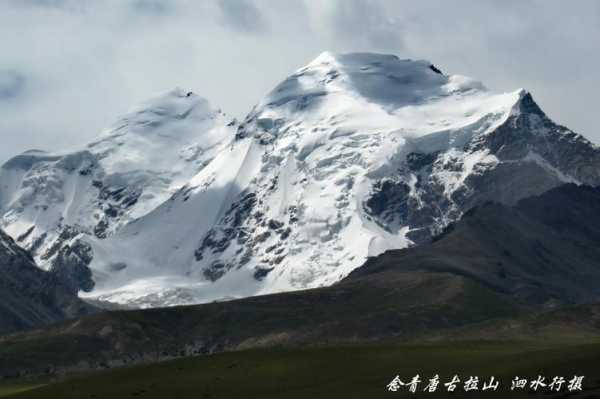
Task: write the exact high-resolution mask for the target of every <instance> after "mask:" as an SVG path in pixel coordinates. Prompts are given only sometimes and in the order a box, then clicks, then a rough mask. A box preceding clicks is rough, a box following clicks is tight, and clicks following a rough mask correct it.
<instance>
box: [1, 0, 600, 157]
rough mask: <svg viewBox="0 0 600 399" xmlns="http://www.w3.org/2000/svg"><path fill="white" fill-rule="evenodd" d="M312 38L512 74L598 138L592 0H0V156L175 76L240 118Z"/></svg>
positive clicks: (41, 143)
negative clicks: (450, 0) (570, 0)
mask: <svg viewBox="0 0 600 399" xmlns="http://www.w3.org/2000/svg"><path fill="white" fill-rule="evenodd" d="M324 50H330V51H340V52H341V51H377V52H388V53H394V54H397V55H398V56H400V57H402V58H422V59H428V60H430V61H431V62H433V63H434V64H436V65H437V66H438V67H440V68H441V69H442V70H443V71H444V72H446V73H451V74H463V75H468V76H471V77H474V78H477V79H479V80H481V81H482V82H484V84H485V85H486V86H488V87H490V88H492V89H495V90H499V91H510V90H514V89H516V88H519V87H524V88H526V89H528V90H529V91H531V92H532V93H533V95H534V98H535V99H536V100H537V101H538V102H539V103H540V105H541V106H542V108H543V109H544V110H545V111H546V112H547V113H548V114H549V115H550V117H552V118H553V119H554V120H555V121H557V122H559V123H561V124H564V125H566V126H568V127H570V128H571V129H573V130H575V131H577V132H579V133H582V134H584V135H585V136H587V137H588V138H590V139H591V140H593V141H595V142H597V143H598V142H600V129H598V127H597V125H598V123H597V121H596V119H597V117H596V112H597V104H598V100H597V97H598V91H599V90H600V73H599V72H598V70H599V65H600V2H598V1H593V0H591V1H585V0H582V1H577V2H569V3H566V2H564V1H551V0H518V1H516V0H509V1H482V0H471V1H466V0H465V1H452V2H448V1H441V0H440V1H419V2H415V1H398V0H389V1H386V0H371V1H369V0H330V1H323V0H319V1H317V0H282V1H275V0H256V1H251V0H203V1H192V0H163V1H160V0H0V144H1V145H0V161H4V160H6V159H7V158H8V157H10V156H12V155H14V154H16V153H19V152H21V151H24V150H27V149H31V148H36V149H44V150H50V151H57V150H63V149H68V148H74V147H77V146H79V145H82V144H85V143H87V142H88V141H90V140H91V139H93V138H94V137H95V136H96V135H97V134H98V133H99V132H100V131H101V130H102V128H104V127H106V126H108V125H110V124H111V123H112V121H114V120H115V118H116V117H117V116H118V115H119V114H121V113H123V112H125V111H127V109H129V108H130V107H131V106H132V105H133V104H135V103H136V102H138V101H142V100H144V99H146V98H148V97H149V96H151V95H152V94H153V93H156V92H159V91H164V90H168V89H171V88H173V87H175V86H180V87H182V88H184V89H189V90H193V91H195V92H196V93H198V94H200V95H202V96H204V97H206V98H207V99H208V100H209V101H211V103H212V104H213V105H214V106H216V107H220V108H221V109H223V110H224V111H225V112H227V113H229V114H231V115H233V116H238V117H243V115H244V114H245V113H246V112H248V111H249V110H250V108H251V107H252V105H253V104H254V103H256V102H257V101H258V100H259V99H260V98H261V97H262V96H263V95H265V94H266V93H267V92H268V91H269V90H270V89H271V88H273V87H274V86H275V85H276V84H277V83H278V82H279V81H280V80H281V79H283V78H284V77H285V76H287V75H288V74H289V73H291V72H292V71H294V70H295V69H297V68H299V67H300V66H302V65H304V64H306V63H307V62H309V61H310V60H311V59H313V58H314V57H316V56H317V55H318V54H319V53H321V52H322V51H324Z"/></svg>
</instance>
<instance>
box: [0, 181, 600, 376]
mask: <svg viewBox="0 0 600 399" xmlns="http://www.w3.org/2000/svg"><path fill="white" fill-rule="evenodd" d="M558 209H561V210H562V212H558ZM598 215H600V189H598V188H590V187H585V186H581V187H579V186H576V185H572V184H571V185H565V186H561V187H559V188H556V189H554V190H551V191H549V192H547V193H545V194H543V195H541V196H539V197H533V198H531V199H526V200H523V201H521V202H519V204H518V205H516V206H515V207H508V206H505V205H499V204H494V203H489V204H485V205H482V206H480V207H478V208H476V209H475V210H474V211H471V212H468V213H467V214H466V215H465V216H464V217H463V219H462V220H461V221H459V222H458V223H456V225H455V227H454V228H451V229H448V230H447V231H446V232H445V233H444V234H443V235H442V236H440V237H439V239H437V240H436V241H435V242H433V243H431V244H426V245H423V246H420V247H417V248H411V249H406V250H402V251H391V252H388V253H385V254H383V255H381V256H379V257H376V258H374V259H372V260H370V261H369V262H367V264H366V265H365V266H364V267H363V268H359V269H357V271H355V272H354V273H352V274H351V275H350V276H349V277H347V278H346V279H344V280H342V281H341V282H340V283H338V284H334V285H333V286H331V287H326V288H318V289H311V290H305V291H296V292H290V293H283V294H275V295H266V296H257V297H252V298H246V299H242V300H235V301H230V302H220V303H211V304H206V305H198V306H186V307H174V308H163V309H149V310H138V311H116V312H106V313H102V314H97V315H93V316H90V317H84V318H81V319H80V320H77V321H74V322H68V323H63V324H60V325H57V326H54V327H51V328H47V329H43V330H39V331H32V332H26V333H21V334H17V335H13V336H7V337H4V338H2V339H0V371H1V374H2V375H11V374H13V375H14V374H23V373H33V374H36V373H50V374H53V373H60V372H67V371H73V370H82V369H83V370H85V369H89V368H92V369H93V368H104V367H113V366H120V365H126V364H132V363H138V362H149V361H157V360H165V359H169V358H173V357H178V356H187V355H197V354H207V353H214V352H220V351H224V350H237V349H244V348H252V347H262V346H273V345H292V346H294V345H311V344H334V343H342V342H345V343H349V342H365V341H373V340H385V339H392V338H403V339H410V338H414V339H418V338H420V339H422V338H426V337H431V338H436V337H438V338H439V337H446V338H448V337H457V338H458V337H462V336H468V337H471V338H475V339H476V338H495V339H507V338H510V337H529V338H531V337H540V336H556V335H557V334H558V335H560V334H563V333H564V334H566V335H568V336H578V337H585V336H595V335H598V333H599V331H600V324H599V322H598V316H597V315H598V314H600V313H599V311H598V305H595V304H593V303H597V302H599V301H600V290H599V289H598V287H599V286H600V268H599V267H598V264H600V250H599V249H598V245H597V243H598V234H599V230H598V226H599V225H600V224H599V223H597V218H598V217H599V216H598ZM568 254H570V255H571V256H567V255H568ZM588 302H590V303H592V302H593V303H592V304H586V303H588ZM578 304H581V305H578ZM66 343H69V344H68V345H65V344H66ZM57 348H60V350H57Z"/></svg>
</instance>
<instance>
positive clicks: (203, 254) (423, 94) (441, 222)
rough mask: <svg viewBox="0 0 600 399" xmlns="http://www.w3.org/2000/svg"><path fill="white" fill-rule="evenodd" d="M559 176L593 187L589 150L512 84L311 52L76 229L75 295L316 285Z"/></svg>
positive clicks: (388, 60)
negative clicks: (100, 229) (85, 263)
mask: <svg viewBox="0 0 600 399" xmlns="http://www.w3.org/2000/svg"><path fill="white" fill-rule="evenodd" d="M567 182H573V183H576V184H589V185H592V186H595V185H598V184H600V149H599V148H598V147H597V146H595V145H593V144H592V143H590V142H589V141H587V140H586V139H585V138H583V137H581V136H579V135H577V134H575V133H573V132H572V131H570V130H568V129H567V128H565V127H562V126H559V125H556V124H555V123H553V122H552V121H551V120H550V119H549V118H548V117H547V116H546V115H545V114H544V113H543V112H542V110H541V109H540V108H539V107H538V106H537V104H536V103H535V102H534V100H533V98H532V96H531V95H530V94H529V93H527V92H526V91H524V90H518V91H515V92H513V93H504V94H502V93H495V92H492V91H490V90H488V89H486V88H485V87H484V86H483V85H482V84H481V83H479V82H477V81H474V80H472V79H469V78H466V77H463V76H458V75H444V74H443V73H441V72H440V71H439V70H438V69H437V68H435V67H433V66H432V65H431V64H430V63H429V62H427V61H414V60H402V59H399V58H398V57H395V56H392V55H381V54H365V53H357V54H331V53H324V54H322V55H321V56H319V57H318V58H317V59H315V60H314V61H313V62H311V63H310V64H308V65H307V66H305V67H303V68H301V69H299V70H298V71H296V72H295V73H294V74H292V75H291V76H290V77H288V78H287V79H285V80H284V81H283V82H282V83H281V84H279V85H278V86H277V87H276V88H275V89H274V90H273V91H272V92H271V93H269V94H268V95H267V96H266V97H265V98H264V99H263V100H262V101H261V102H259V104H257V105H256V106H255V107H254V109H253V110H252V111H251V112H250V113H249V114H248V116H247V117H246V118H245V120H244V121H243V122H242V123H240V125H239V127H238V129H237V134H236V140H235V141H234V142H233V143H232V145H231V146H230V147H228V149H227V150H226V151H222V152H220V153H219V154H218V155H217V156H216V157H215V159H214V160H213V161H212V162H211V163H210V164H209V165H208V166H207V167H205V168H204V169H202V170H201V171H200V172H199V173H198V174H197V175H196V176H195V177H194V178H193V179H191V180H190V181H189V183H188V184H187V185H186V186H185V187H184V188H182V189H181V190H180V191H179V192H178V193H177V194H176V195H174V196H173V197H172V198H171V199H169V200H168V201H166V202H165V203H163V204H162V205H161V206H159V207H157V208H156V209H155V210H153V211H152V212H150V213H149V214H147V215H145V216H144V217H143V218H141V219H139V220H137V221H135V222H134V223H130V224H128V225H127V226H126V227H125V228H123V229H122V230H120V231H119V232H118V233H117V234H116V235H114V236H112V237H110V238H108V239H107V240H103V241H101V240H98V239H95V240H91V246H92V247H93V248H94V253H95V256H94V259H93V260H92V262H91V268H92V269H93V271H94V276H95V281H96V287H95V289H94V291H93V292H91V293H90V294H86V295H88V296H89V297H92V298H95V299H102V300H105V301H111V302H116V303H122V304H129V305H134V306H141V307H151V306H164V305H173V304H185V303H199V302H210V301H213V300H219V299H224V298H228V299H230V298H237V297H245V296H251V295H258V294H265V293H273V292H280V291H288V290H296V289H303V288H311V287H319V286H326V285H330V284H333V283H335V282H337V281H339V280H340V279H342V278H343V277H345V276H346V275H347V274H348V273H350V272H351V271H352V270H354V269H355V268H356V267H358V266H360V265H361V264H362V263H363V262H364V261H365V259H366V258H367V257H368V256H374V255H377V254H379V253H382V252H383V251H385V250H388V249H397V248H406V247H408V246H411V245H414V244H422V243H425V242H427V241H428V240H429V239H430V238H431V236H432V235H436V234H438V233H439V232H441V231H442V230H443V229H444V228H445V226H447V225H448V224H449V223H451V222H452V221H455V220H457V219H458V218H460V216H461V215H462V214H463V213H464V212H465V211H467V210H468V209H470V208H472V207H473V206H476V205H478V204H481V203H483V202H485V201H488V200H490V199H493V200H496V201H500V202H502V203H505V204H514V203H516V202H517V201H518V200H519V199H521V198H524V197H527V196H530V195H535V194H540V193H542V192H544V191H546V190H548V189H550V188H553V187H555V186H558V185H561V184H564V183H567Z"/></svg>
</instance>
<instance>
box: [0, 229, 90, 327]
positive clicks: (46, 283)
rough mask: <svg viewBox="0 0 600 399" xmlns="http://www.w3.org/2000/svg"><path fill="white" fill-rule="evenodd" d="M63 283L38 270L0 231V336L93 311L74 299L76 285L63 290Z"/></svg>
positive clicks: (55, 276) (57, 278)
mask: <svg viewBox="0 0 600 399" xmlns="http://www.w3.org/2000/svg"><path fill="white" fill-rule="evenodd" d="M88 272H89V270H88ZM64 280H65V279H63V278H62V276H60V275H58V274H57V273H56V272H54V271H53V272H46V271H43V270H41V269H39V268H38V267H37V266H36V264H35V263H34V261H33V259H32V257H31V255H29V253H28V252H27V251H25V250H23V249H22V248H20V247H19V246H18V245H17V244H16V243H15V242H14V240H13V239H12V238H11V237H9V236H8V235H7V234H5V233H4V232H2V231H0V333H2V334H3V333H7V332H12V331H17V330H21V329H26V328H32V327H41V326H43V325H45V324H50V323H53V322H57V321H60V320H63V319H65V318H73V317H76V316H81V315H83V314H87V313H91V312H92V311H93V310H94V309H93V307H92V306H90V305H87V304H85V303H84V302H82V301H81V300H80V299H79V298H77V291H78V287H77V286H78V284H77V283H74V285H73V286H67V285H65V284H63V281H64Z"/></svg>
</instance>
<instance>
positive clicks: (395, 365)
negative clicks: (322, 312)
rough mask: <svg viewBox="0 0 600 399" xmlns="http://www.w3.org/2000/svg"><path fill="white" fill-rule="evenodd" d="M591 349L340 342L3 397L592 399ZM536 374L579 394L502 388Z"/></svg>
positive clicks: (80, 380)
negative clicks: (474, 380)
mask: <svg viewBox="0 0 600 399" xmlns="http://www.w3.org/2000/svg"><path fill="white" fill-rule="evenodd" d="M599 358H600V344H599V343H598V339H595V340H577V339H570V340H567V339H559V340H550V341H539V340H538V341H507V342H436V343H433V344H425V345H423V344H420V345H419V344H398V343H394V342H387V343H384V344H362V345H345V346H334V347H312V348H293V349H267V350H250V351H241V352H234V353H224V354H219V355H213V356H203V357H196V358H188V359H180V360H176V361H171V362H165V363H161V364H155V365H146V366H139V367H132V368H125V369H121V370H110V371H105V372H99V373H95V374H92V375H87V376H83V377H76V378H72V379H67V380H65V381H59V382H54V383H50V384H49V385H48V386H45V387H42V388H39V389H35V390H29V391H27V392H25V393H22V394H20V395H16V396H9V397H10V398H27V399H46V398H48V399H50V398H52V399H54V398H61V399H70V398H73V399H80V398H88V397H97V398H114V399H118V398H119V399H120V398H132V397H139V398H147V399H152V398H160V399H171V398H173V399H175V398H213V399H220V398H223V399H230V398H237V397H243V398H257V399H270V398H273V399H303V398H307V397H310V398H326V399H332V398H340V399H342V398H343V399H347V398H357V399H364V398H399V397H400V398H415V397H434V398H445V397H451V398H464V397H471V398H477V397H485V398H487V397H492V398H531V397H538V396H539V397H543V398H565V397H568V398H579V399H583V398H596V397H598V395H600V374H599V372H598V367H597V364H598V359H599ZM416 374H419V376H420V379H421V383H420V384H419V385H418V390H419V393H417V394H413V393H410V392H409V391H408V387H403V388H402V389H401V390H399V391H398V392H388V391H386V388H385V387H386V385H387V384H388V383H389V382H390V381H391V380H392V379H393V378H394V377H395V376H396V375H399V376H400V378H401V379H402V380H403V381H407V380H410V379H411V378H412V377H413V376H415V375H416ZM436 374H437V375H439V377H440V382H441V383H440V386H439V387H438V389H437V391H436V392H435V393H429V392H425V393H422V392H421V391H422V390H424V389H425V386H426V385H427V383H428V379H429V378H433V376H434V375H436ZM454 375H459V376H460V377H459V378H460V380H461V381H460V383H459V384H457V388H456V392H454V393H452V394H448V392H447V389H446V387H445V386H444V385H443V384H444V383H446V382H449V381H450V380H451V379H452V377H453V376H454ZM538 375H542V376H545V377H546V379H545V383H549V382H550V381H551V380H552V378H553V377H554V376H563V377H564V378H565V379H566V380H567V381H569V380H570V379H571V378H572V377H573V375H581V376H584V377H585V378H584V380H583V391H581V392H577V391H575V392H568V388H567V386H568V383H565V384H564V385H563V386H562V387H561V391H560V392H556V391H550V390H549V389H548V388H547V387H546V388H542V389H539V390H538V391H537V392H536V393H534V392H533V391H532V390H531V389H530V388H529V387H526V388H525V389H522V390H516V391H511V390H510V387H511V382H512V380H513V379H514V378H515V377H516V376H519V377H520V378H525V379H527V380H528V381H530V380H535V379H536V378H537V376H538ZM470 376H478V377H479V383H478V388H479V390H478V391H476V392H473V391H471V392H465V391H464V383H465V381H466V380H467V379H468V378H469V377H470ZM491 376H494V377H495V380H496V381H499V383H500V384H499V387H498V391H496V392H494V391H492V390H488V391H486V392H483V393H481V389H482V385H483V384H484V382H486V383H487V382H488V381H489V378H490V377H491ZM5 384H8V386H6V388H5V389H7V390H8V389H11V388H12V389H13V390H17V389H20V390H24V389H27V388H29V389H31V388H35V386H36V384H39V383H38V382H36V381H32V382H28V381H22V382H12V381H8V382H4V383H2V382H0V395H1V392H2V388H3V386H4V385H5Z"/></svg>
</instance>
